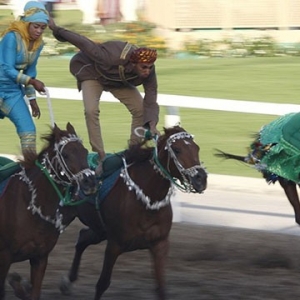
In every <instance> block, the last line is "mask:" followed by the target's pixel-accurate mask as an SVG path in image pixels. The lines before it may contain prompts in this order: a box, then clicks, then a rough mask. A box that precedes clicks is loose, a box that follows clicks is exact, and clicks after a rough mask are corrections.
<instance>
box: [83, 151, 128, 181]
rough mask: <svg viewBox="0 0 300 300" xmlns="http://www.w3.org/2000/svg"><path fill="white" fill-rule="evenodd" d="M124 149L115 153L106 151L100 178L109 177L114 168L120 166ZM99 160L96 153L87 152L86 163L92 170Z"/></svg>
mask: <svg viewBox="0 0 300 300" xmlns="http://www.w3.org/2000/svg"><path fill="white" fill-rule="evenodd" d="M123 153H124V151H121V152H117V153H108V154H106V156H105V158H104V160H103V162H102V174H101V176H100V177H101V179H104V178H107V177H109V176H110V175H111V174H113V173H114V172H115V171H116V170H118V169H120V168H122V166H123V160H122V154H123ZM98 162H99V156H98V154H97V153H94V152H92V153H89V154H88V164H89V167H90V168H91V169H92V170H96V168H97V166H98Z"/></svg>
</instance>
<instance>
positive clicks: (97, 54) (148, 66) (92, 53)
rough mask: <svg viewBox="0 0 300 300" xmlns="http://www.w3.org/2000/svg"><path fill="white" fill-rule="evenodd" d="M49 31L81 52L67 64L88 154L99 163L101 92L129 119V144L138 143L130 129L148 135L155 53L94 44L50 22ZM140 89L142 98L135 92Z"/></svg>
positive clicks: (155, 111)
mask: <svg viewBox="0 0 300 300" xmlns="http://www.w3.org/2000/svg"><path fill="white" fill-rule="evenodd" d="M49 28H50V29H51V30H52V31H53V35H54V36H55V37H56V38H57V39H58V40H59V41H68V42H69V43H71V44H73V45H74V46H76V47H78V48H79V49H80V50H81V51H80V52H79V53H77V54H76V55H75V56H74V57H73V58H72V60H71V62H70V71H71V73H72V74H73V75H74V76H75V77H76V79H77V85H78V89H79V91H80V90H82V97H83V104H84V110H85V120H86V125H87V130H88V135H89V140H90V144H91V147H92V150H93V151H95V152H97V153H98V155H99V158H100V160H102V159H103V158H104V157H105V150H104V145H103V140H102V135H101V129H100V123H99V113H100V110H99V100H100V97H101V94H102V92H103V91H109V92H110V93H112V94H113V95H114V96H115V97H116V98H117V99H119V101H120V102H121V103H123V104H124V105H125V106H126V107H127V109H128V111H129V112H130V113H131V115H132V122H131V136H130V141H129V143H130V144H135V143H138V142H140V141H141V140H140V137H138V136H136V135H135V133H134V129H135V128H137V127H140V126H146V127H148V128H149V129H150V131H151V132H152V134H159V132H158V131H157V129H156V125H157V123H158V117H159V106H158V104H157V79H156V73H155V66H154V62H155V60H156V58H157V53H156V50H154V49H149V48H138V47H137V46H134V45H131V44H129V43H126V42H122V41H109V42H105V43H102V44H100V43H96V42H93V41H91V40H90V39H88V38H86V37H84V36H82V35H79V34H77V33H75V32H72V31H69V30H66V29H64V28H61V27H58V26H56V24H55V22H54V21H53V19H50V21H49ZM139 85H143V87H144V91H145V96H144V98H143V97H142V96H141V94H140V92H139V91H138V89H137V88H136V87H137V86H139Z"/></svg>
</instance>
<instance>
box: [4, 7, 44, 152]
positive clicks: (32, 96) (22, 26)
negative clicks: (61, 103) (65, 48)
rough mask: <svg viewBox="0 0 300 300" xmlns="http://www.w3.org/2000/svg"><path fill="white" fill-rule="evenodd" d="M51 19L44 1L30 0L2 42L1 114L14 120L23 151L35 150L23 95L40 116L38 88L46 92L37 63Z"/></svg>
mask: <svg viewBox="0 0 300 300" xmlns="http://www.w3.org/2000/svg"><path fill="white" fill-rule="evenodd" d="M48 21H49V16H48V13H47V11H46V9H45V7H44V5H43V4H42V3H40V2H37V1H29V2H27V3H26V5H25V7H24V14H23V15H22V16H20V18H19V20H16V21H14V22H12V23H11V24H10V26H9V27H8V28H7V29H6V30H5V31H4V32H3V34H2V36H3V37H2V40H1V42H0V118H4V117H7V118H9V119H10V120H11V121H12V122H13V123H14V125H15V127H16V130H17V133H18V135H19V137H20V141H21V148H22V153H23V155H25V154H26V153H28V151H29V152H36V128H35V124H34V122H33V120H32V117H31V114H30V110H29V108H28V105H27V103H26V101H25V100H24V96H26V98H27V100H29V103H30V106H31V109H32V116H33V117H37V118H40V115H41V113H40V109H39V106H38V104H37V102H36V91H38V92H45V85H44V83H43V82H41V81H39V80H37V79H36V76H37V70H36V66H37V61H38V58H39V56H40V53H41V51H42V49H43V46H44V43H43V40H42V35H43V32H44V30H45V29H46V28H47V24H48Z"/></svg>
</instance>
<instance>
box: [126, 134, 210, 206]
mask: <svg viewBox="0 0 300 300" xmlns="http://www.w3.org/2000/svg"><path fill="white" fill-rule="evenodd" d="M140 129H141V128H138V130H140ZM135 133H136V134H137V135H138V131H137V130H136V131H135ZM147 133H148V131H145V135H146V134H147ZM186 138H188V139H190V138H191V139H193V136H192V135H191V134H189V133H187V132H185V131H182V132H178V133H175V134H173V135H171V136H170V137H169V138H168V139H167V141H166V146H165V148H164V150H167V151H168V164H167V166H168V167H167V169H168V170H166V169H165V168H164V167H163V166H162V164H161V163H160V161H159V159H158V149H157V137H155V138H153V140H154V142H155V147H154V152H153V158H152V160H151V163H152V164H153V168H154V171H155V172H157V173H159V174H160V175H161V176H162V177H164V178H165V179H167V180H169V181H170V183H171V185H170V188H169V190H168V193H167V195H166V196H165V198H164V199H162V200H158V201H155V202H151V199H150V198H149V197H148V196H146V195H145V194H144V192H143V190H142V189H141V188H140V187H139V186H138V185H137V184H136V183H135V182H134V181H133V180H132V179H131V177H130V175H129V173H128V170H127V169H128V168H129V167H130V166H128V165H127V163H126V160H125V158H123V164H124V168H123V169H122V170H121V174H120V177H122V178H123V180H124V182H125V184H126V185H127V186H128V190H129V191H132V190H133V191H135V193H136V196H137V199H139V200H141V201H142V202H143V204H145V206H146V209H150V210H159V209H160V208H162V207H165V206H167V205H169V204H170V201H171V197H172V196H173V194H174V193H175V187H174V186H176V187H177V188H178V189H179V190H181V191H182V192H186V193H190V192H195V190H194V188H193V185H192V183H191V181H190V178H192V177H194V176H195V175H197V174H198V170H199V169H202V170H204V171H205V168H204V167H203V166H202V165H201V164H200V165H195V166H193V167H191V168H187V169H186V168H184V167H183V166H182V164H181V163H180V162H179V161H178V159H177V156H176V154H175V153H174V151H173V149H172V144H173V143H174V142H175V141H176V140H180V139H186ZM171 159H172V160H173V162H174V164H175V166H176V168H177V169H178V171H179V172H180V174H181V176H182V185H181V184H179V183H177V182H176V179H174V178H173V176H172V175H171V174H170V171H169V165H170V161H171ZM205 172H206V171H205Z"/></svg>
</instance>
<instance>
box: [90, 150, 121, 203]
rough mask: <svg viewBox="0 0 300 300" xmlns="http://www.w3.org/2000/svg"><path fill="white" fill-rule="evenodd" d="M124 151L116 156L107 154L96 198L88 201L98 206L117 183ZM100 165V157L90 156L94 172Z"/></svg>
mask: <svg viewBox="0 0 300 300" xmlns="http://www.w3.org/2000/svg"><path fill="white" fill-rule="evenodd" d="M123 153H124V151H121V152H118V153H115V154H106V156H105V159H104V160H103V162H102V174H101V175H100V177H99V181H100V183H99V188H98V192H97V194H96V195H94V196H90V197H88V199H87V201H88V202H89V203H92V204H94V205H96V207H97V206H98V204H99V203H100V202H101V201H103V200H104V199H105V197H106V196H107V195H108V193H109V192H110V190H111V189H112V188H113V186H114V184H115V183H116V181H117V179H118V177H119V175H120V172H121V168H122V167H123V159H122V155H123ZM98 163H99V156H98V154H97V153H89V154H88V164H89V167H90V168H91V169H92V170H95V169H96V168H97V166H98Z"/></svg>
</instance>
